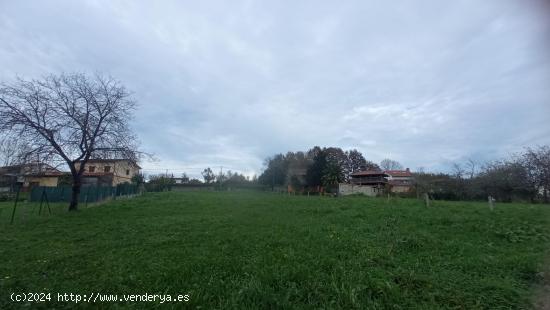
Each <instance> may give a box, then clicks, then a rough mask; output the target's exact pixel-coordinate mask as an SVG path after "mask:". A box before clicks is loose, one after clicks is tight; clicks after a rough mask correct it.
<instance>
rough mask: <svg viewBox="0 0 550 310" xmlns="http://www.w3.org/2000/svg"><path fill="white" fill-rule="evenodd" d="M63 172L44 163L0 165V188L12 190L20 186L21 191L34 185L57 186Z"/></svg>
mask: <svg viewBox="0 0 550 310" xmlns="http://www.w3.org/2000/svg"><path fill="white" fill-rule="evenodd" d="M64 174H65V173H64V172H62V171H59V170H58V169H57V168H54V167H52V166H50V165H48V164H46V163H39V162H31V163H25V164H19V165H11V166H5V167H0V188H2V189H3V190H14V189H15V188H16V187H17V186H20V187H21V188H22V190H23V191H26V190H30V189H31V188H32V187H34V186H57V184H58V183H59V178H60V177H61V176H63V175H64Z"/></svg>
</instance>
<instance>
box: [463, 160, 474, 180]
mask: <svg viewBox="0 0 550 310" xmlns="http://www.w3.org/2000/svg"><path fill="white" fill-rule="evenodd" d="M465 166H466V167H465V168H464V169H465V170H466V172H467V173H468V176H469V177H470V179H473V178H474V177H475V176H476V172H477V171H476V169H477V162H476V161H475V160H473V159H471V158H469V159H468V160H467V161H466V164H465Z"/></svg>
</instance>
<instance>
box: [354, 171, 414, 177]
mask: <svg viewBox="0 0 550 310" xmlns="http://www.w3.org/2000/svg"><path fill="white" fill-rule="evenodd" d="M382 174H387V175H391V176H392V177H412V173H411V172H410V171H408V170H384V171H380V170H366V171H357V172H354V173H352V174H351V175H352V176H367V175H382Z"/></svg>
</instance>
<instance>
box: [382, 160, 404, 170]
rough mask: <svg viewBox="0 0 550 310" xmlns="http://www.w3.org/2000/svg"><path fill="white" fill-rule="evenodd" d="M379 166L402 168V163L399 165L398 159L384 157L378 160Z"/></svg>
mask: <svg viewBox="0 0 550 310" xmlns="http://www.w3.org/2000/svg"><path fill="white" fill-rule="evenodd" d="M380 167H381V168H382V169H383V170H402V169H403V165H401V164H400V163H399V162H398V161H395V160H392V159H389V158H386V159H384V160H382V161H381V162H380Z"/></svg>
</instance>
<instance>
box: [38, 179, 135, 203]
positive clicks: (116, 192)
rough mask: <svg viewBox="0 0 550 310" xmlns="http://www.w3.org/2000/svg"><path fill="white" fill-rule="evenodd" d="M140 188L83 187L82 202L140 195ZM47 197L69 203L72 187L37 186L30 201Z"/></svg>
mask: <svg viewBox="0 0 550 310" xmlns="http://www.w3.org/2000/svg"><path fill="white" fill-rule="evenodd" d="M138 192H139V191H138V186H137V185H134V184H126V183H125V184H119V185H117V186H116V187H109V186H83V187H82V188H81V189H80V196H79V198H78V200H79V201H80V202H90V203H93V202H98V201H102V200H105V199H107V198H116V197H119V196H129V195H136V194H138ZM44 195H45V196H46V197H47V199H48V201H50V202H69V201H70V200H71V195H72V188H71V187H70V186H57V187H47V186H36V187H33V189H32V190H31V193H30V198H29V200H30V201H41V200H42V199H43V197H44Z"/></svg>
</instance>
